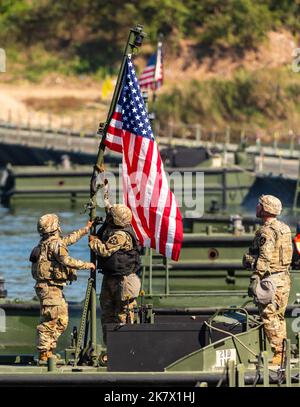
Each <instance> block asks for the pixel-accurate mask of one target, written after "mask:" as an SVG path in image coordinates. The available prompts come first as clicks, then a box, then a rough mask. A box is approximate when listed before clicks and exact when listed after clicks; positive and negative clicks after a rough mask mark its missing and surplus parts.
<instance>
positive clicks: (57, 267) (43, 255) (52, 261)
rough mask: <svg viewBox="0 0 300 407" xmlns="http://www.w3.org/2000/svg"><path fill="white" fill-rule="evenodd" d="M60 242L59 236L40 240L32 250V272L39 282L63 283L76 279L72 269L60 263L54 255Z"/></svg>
mask: <svg viewBox="0 0 300 407" xmlns="http://www.w3.org/2000/svg"><path fill="white" fill-rule="evenodd" d="M58 243H59V242H58V240H57V238H55V239H48V240H46V241H40V243H39V245H38V246H36V247H35V248H34V249H33V250H32V252H31V255H30V258H29V260H30V261H31V262H32V266H31V274H32V277H33V278H34V279H35V280H36V281H37V282H41V281H48V282H53V283H54V284H55V283H58V284H61V283H65V282H66V281H67V280H69V281H72V280H73V279H75V278H74V276H72V275H73V273H72V270H70V269H69V268H68V267H66V266H64V265H63V264H61V263H59V262H58V261H57V260H56V258H55V256H54V252H55V250H57V249H58Z"/></svg>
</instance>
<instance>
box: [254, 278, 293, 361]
mask: <svg viewBox="0 0 300 407" xmlns="http://www.w3.org/2000/svg"><path fill="white" fill-rule="evenodd" d="M271 278H272V280H273V282H274V283H275V285H276V291H275V300H274V303H271V304H268V305H262V304H259V305H258V309H259V313H260V316H261V318H262V321H263V323H264V330H265V334H266V336H267V338H268V340H269V342H270V345H271V347H272V350H273V352H275V353H278V352H281V351H282V346H283V340H284V339H286V322H285V319H284V313H285V310H286V307H287V304H288V299H289V293H290V288H291V280H290V275H289V273H288V272H286V273H284V272H283V273H279V274H274V275H272V276H271Z"/></svg>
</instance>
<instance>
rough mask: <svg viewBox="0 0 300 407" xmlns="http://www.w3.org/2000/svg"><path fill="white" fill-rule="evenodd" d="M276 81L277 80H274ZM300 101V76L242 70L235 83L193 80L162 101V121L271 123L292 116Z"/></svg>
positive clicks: (160, 111)
mask: <svg viewBox="0 0 300 407" xmlns="http://www.w3.org/2000/svg"><path fill="white" fill-rule="evenodd" d="M274 78H276V80H275V81H274ZM299 101H300V75H299V76H297V75H295V76H293V77H291V76H290V72H288V71H287V70H286V69H276V70H261V71H256V72H255V73H249V72H246V71H244V70H240V71H238V72H237V73H236V74H235V76H234V77H233V79H231V80H220V79H218V80H217V79H212V80H209V81H205V82H200V81H195V80H192V81H190V82H189V83H187V84H186V85H185V87H184V89H183V88H179V87H175V88H174V89H172V90H171V91H170V92H168V93H164V94H162V95H161V96H160V98H159V99H158V106H157V112H158V118H159V120H160V122H161V123H162V124H163V123H165V124H166V123H168V122H170V121H171V122H175V123H176V122H178V123H197V122H198V123H202V124H203V125H205V126H206V127H210V126H212V125H213V124H214V125H225V123H240V122H245V123H251V122H256V123H259V124H260V125H262V126H264V124H265V123H267V121H271V120H278V119H282V120H285V119H287V118H288V117H289V114H291V112H293V111H295V110H297V106H298V105H299Z"/></svg>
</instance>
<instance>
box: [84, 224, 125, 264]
mask: <svg viewBox="0 0 300 407" xmlns="http://www.w3.org/2000/svg"><path fill="white" fill-rule="evenodd" d="M89 246H90V248H91V249H92V250H93V251H94V252H95V253H96V254H97V255H98V256H101V257H109V256H111V255H112V254H113V253H115V252H117V251H118V250H120V249H122V250H125V251H129V250H132V249H133V243H132V238H131V236H130V235H129V234H128V233H126V232H124V231H123V230H118V231H116V232H115V233H114V234H113V235H111V236H110V237H109V238H108V240H107V241H106V242H105V243H103V242H102V241H101V240H100V239H99V238H97V237H95V238H94V239H93V240H91V241H90V243H89Z"/></svg>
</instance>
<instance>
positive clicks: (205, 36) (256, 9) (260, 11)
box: [200, 0, 272, 50]
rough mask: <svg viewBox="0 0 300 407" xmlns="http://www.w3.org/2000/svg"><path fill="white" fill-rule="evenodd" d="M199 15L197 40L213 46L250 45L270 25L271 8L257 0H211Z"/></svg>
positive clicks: (236, 46) (251, 46)
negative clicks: (201, 24) (221, 0)
mask: <svg viewBox="0 0 300 407" xmlns="http://www.w3.org/2000/svg"><path fill="white" fill-rule="evenodd" d="M202 15H203V31H202V33H201V35H200V41H201V42H202V43H203V44H204V45H206V46H209V47H215V48H216V47H222V48H223V47H233V48H238V49H240V50H242V49H245V48H253V47H255V46H256V45H257V44H258V43H259V42H260V41H261V40H262V39H263V38H264V36H265V34H266V32H267V31H268V30H269V29H270V28H271V26H272V14H271V11H270V10H269V8H268V7H267V5H266V4H263V3H262V2H258V1H256V0H227V1H224V2H220V1H217V0H210V1H209V2H208V3H206V2H205V5H204V6H203V10H202Z"/></svg>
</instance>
